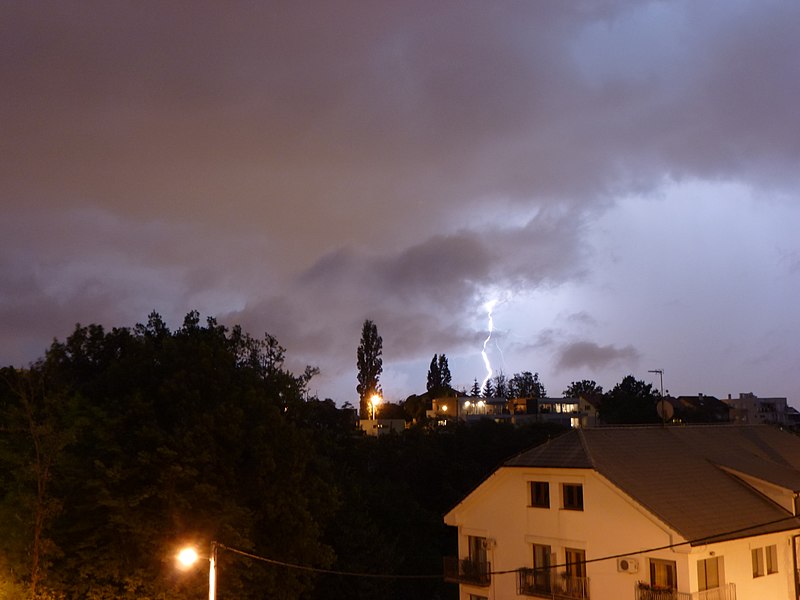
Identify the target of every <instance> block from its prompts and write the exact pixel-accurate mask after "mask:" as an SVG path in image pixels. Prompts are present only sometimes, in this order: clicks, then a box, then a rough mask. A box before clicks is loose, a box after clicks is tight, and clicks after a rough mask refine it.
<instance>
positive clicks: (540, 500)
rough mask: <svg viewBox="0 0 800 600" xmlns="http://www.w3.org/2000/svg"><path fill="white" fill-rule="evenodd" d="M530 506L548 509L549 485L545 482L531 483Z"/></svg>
mask: <svg viewBox="0 0 800 600" xmlns="http://www.w3.org/2000/svg"><path fill="white" fill-rule="evenodd" d="M530 486H531V506H535V507H537V508H550V484H549V483H548V482H546V481H531V482H530Z"/></svg>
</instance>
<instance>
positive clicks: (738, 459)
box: [505, 425, 800, 543]
mask: <svg viewBox="0 0 800 600" xmlns="http://www.w3.org/2000/svg"><path fill="white" fill-rule="evenodd" d="M505 466H507V467H555V468H565V469H571V468H577V469H581V468H589V469H595V470H596V471H597V472H599V473H600V474H602V475H603V476H604V477H606V478H607V479H608V480H610V481H611V482H612V483H613V484H614V485H616V486H617V487H619V488H620V489H621V490H623V491H624V492H625V493H627V494H628V495H629V496H631V497H632V498H633V499H634V500H636V501H637V502H639V503H640V504H641V505H642V506H644V507H645V508H646V509H648V510H649V511H650V512H651V513H652V514H654V515H655V516H656V517H658V518H659V519H661V520H662V521H663V522H664V523H666V524H667V525H669V526H670V527H672V528H673V529H675V530H676V531H677V532H678V533H680V534H681V535H682V536H683V537H684V538H686V539H687V540H695V541H696V543H701V541H702V540H703V539H707V538H711V537H713V538H714V540H710V541H721V540H722V539H735V538H738V537H748V536H750V535H756V534H760V533H767V532H772V531H782V530H786V529H793V528H797V527H800V520H798V519H796V518H795V519H787V517H790V516H791V515H790V513H789V512H787V511H786V510H785V509H784V508H782V507H781V506H780V505H778V504H776V503H775V502H773V501H772V500H770V499H768V498H767V497H766V496H764V495H762V494H761V493H759V492H757V491H756V490H754V489H753V488H752V487H750V486H749V485H747V484H746V483H744V482H743V481H742V480H741V479H739V478H737V477H735V476H734V475H732V474H731V473H729V472H728V471H726V470H725V469H723V468H721V467H729V468H730V469H735V470H737V471H739V472H741V473H744V474H747V475H751V476H754V477H758V478H760V479H763V480H765V481H768V482H770V483H773V484H775V485H778V486H781V487H784V488H786V489H788V490H791V491H798V490H800V437H798V436H795V435H793V434H790V433H787V432H784V431H781V430H779V429H776V428H774V427H770V426H763V425H760V426H752V425H749V426H738V425H724V426H683V427H644V426H643V427H603V428H597V429H578V430H573V431H571V432H569V433H567V434H565V435H563V436H561V437H559V438H556V439H554V440H551V441H549V442H547V443H546V444H543V445H541V446H538V447H536V448H533V449H531V450H528V451H526V452H523V453H521V454H518V455H517V456H515V457H513V458H511V459H510V460H508V461H506V463H505ZM756 524H767V525H763V526H761V527H756V528H752V526H753V525H756Z"/></svg>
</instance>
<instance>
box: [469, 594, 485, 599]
mask: <svg viewBox="0 0 800 600" xmlns="http://www.w3.org/2000/svg"><path fill="white" fill-rule="evenodd" d="M469 600H489V598H487V597H486V596H478V595H477V594H470V595H469Z"/></svg>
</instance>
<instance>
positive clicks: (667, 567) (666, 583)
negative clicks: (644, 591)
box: [650, 558, 678, 590]
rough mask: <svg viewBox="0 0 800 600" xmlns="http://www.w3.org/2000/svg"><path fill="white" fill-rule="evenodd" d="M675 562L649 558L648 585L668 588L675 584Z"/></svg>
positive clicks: (671, 588)
mask: <svg viewBox="0 0 800 600" xmlns="http://www.w3.org/2000/svg"><path fill="white" fill-rule="evenodd" d="M676 571H677V568H676V563H675V561H674V560H660V559H657V558H651V559H650V585H652V586H654V587H660V588H664V589H668V590H674V589H675V588H676V586H677V581H678V578H677V576H676Z"/></svg>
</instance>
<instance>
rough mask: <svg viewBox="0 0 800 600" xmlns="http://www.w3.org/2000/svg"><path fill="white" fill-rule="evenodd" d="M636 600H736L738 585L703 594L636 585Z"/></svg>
mask: <svg viewBox="0 0 800 600" xmlns="http://www.w3.org/2000/svg"><path fill="white" fill-rule="evenodd" d="M636 600H736V584H735V583H727V584H725V585H723V586H720V587H718V588H713V589H710V590H705V591H702V592H691V593H690V592H679V591H677V590H664V589H657V588H653V587H652V586H650V585H649V584H647V583H644V582H639V583H637V584H636Z"/></svg>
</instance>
